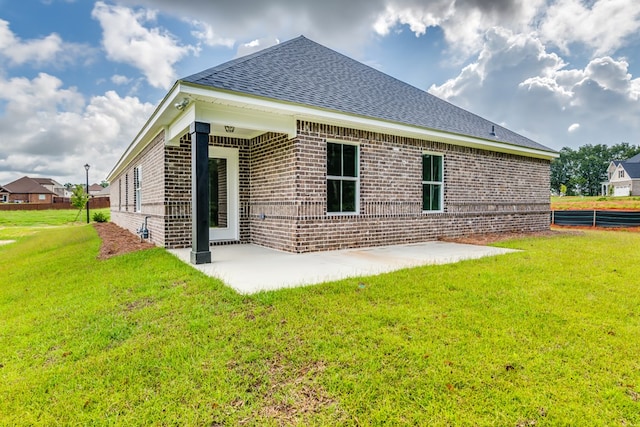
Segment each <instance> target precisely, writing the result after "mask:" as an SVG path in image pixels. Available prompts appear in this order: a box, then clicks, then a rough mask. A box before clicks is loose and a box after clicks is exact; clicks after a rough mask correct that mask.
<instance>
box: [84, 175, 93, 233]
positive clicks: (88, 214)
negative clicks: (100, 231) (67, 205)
mask: <svg viewBox="0 0 640 427" xmlns="http://www.w3.org/2000/svg"><path fill="white" fill-rule="evenodd" d="M90 167H91V166H89V163H87V164H86V165H84V170H85V172H86V174H87V224H89V168H90Z"/></svg>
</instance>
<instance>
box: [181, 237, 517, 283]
mask: <svg viewBox="0 0 640 427" xmlns="http://www.w3.org/2000/svg"><path fill="white" fill-rule="evenodd" d="M169 252H170V253H172V254H173V255H175V256H176V257H178V258H179V259H180V260H182V261H184V262H186V263H188V264H189V265H191V266H192V267H194V268H196V269H198V270H200V271H202V272H203V273H204V274H206V275H208V276H212V277H216V278H218V279H220V280H222V281H223V282H224V283H225V284H227V285H228V286H230V287H232V288H233V289H235V290H236V291H238V292H239V293H243V294H250V293H254V292H259V291H262V290H275V289H281V288H288V287H295V286H304V285H312V284H317V283H322V282H327V281H332V280H340V279H346V278H349V277H358V276H370V275H375V274H380V273H387V272H390V271H395V270H400V269H403V268H408V267H415V266H419V265H428V264H447V263H453V262H458V261H462V260H466V259H475V258H481V257H486V256H493V255H502V254H506V253H510V252H516V251H514V250H512V249H505V248H494V247H490V246H477V245H466V244H459V243H449V242H439V241H435V242H426V243H419V244H411V245H398V246H384V247H376V248H366V249H344V250H339V251H328V252H313V253H304V254H292V253H288V252H282V251H277V250H274V249H268V248H265V247H262V246H256V245H250V244H239V245H226V246H214V247H212V248H211V258H212V263H211V264H199V265H193V264H191V263H190V261H189V260H190V255H189V254H190V252H191V249H190V248H188V249H171V250H169Z"/></svg>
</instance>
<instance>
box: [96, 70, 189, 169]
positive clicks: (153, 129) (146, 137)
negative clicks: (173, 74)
mask: <svg viewBox="0 0 640 427" xmlns="http://www.w3.org/2000/svg"><path fill="white" fill-rule="evenodd" d="M179 94H180V83H179V82H176V84H174V85H173V87H172V88H171V90H170V91H169V92H168V93H167V94H166V95H165V97H164V98H163V99H162V101H160V104H158V107H156V109H155V111H154V112H153V113H152V114H151V117H149V119H148V120H147V121H146V123H145V124H144V126H142V129H140V131H139V132H138V134H137V135H136V137H135V138H134V139H133V141H131V144H129V146H128V147H127V149H126V150H125V152H124V154H123V155H122V157H120V160H118V163H116V165H115V166H114V167H113V169H112V170H111V172H109V176H107V181H111V180H112V179H113V178H115V177H116V176H117V175H118V174H120V172H122V170H123V169H124V167H125V166H126V165H128V164H129V162H130V161H131V160H132V159H133V158H134V157H135V156H136V155H138V154H139V153H140V152H141V151H142V150H143V149H144V148H145V147H146V146H147V145H148V144H150V143H151V141H152V140H153V139H154V138H155V137H156V135H158V133H159V132H161V131H162V130H163V129H165V124H163V123H159V121H160V119H161V117H163V116H166V115H167V114H169V115H175V114H176V113H174V112H173V111H171V110H170V109H169V108H170V107H171V108H174V107H173V104H174V102H175V99H176V97H177V96H178V95H179ZM168 109H169V110H168ZM176 111H177V110H176Z"/></svg>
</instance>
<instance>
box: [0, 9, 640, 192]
mask: <svg viewBox="0 0 640 427" xmlns="http://www.w3.org/2000/svg"><path fill="white" fill-rule="evenodd" d="M639 30H640V2H637V1H636V0H588V1H585V0H526V1H515V0H464V1H463V0H455V1H452V0H431V1H429V2H425V1H420V0H350V1H348V2H345V1H344V0H324V1H322V2H318V1H317V0H271V1H269V2H265V1H263V0H245V1H240V0H235V1H229V0H218V1H211V0H181V1H179V2H177V1H174V0H153V1H152V0H118V1H107V0H104V1H86V0H75V1H74V0H23V1H15V0H0V184H6V183H8V182H10V181H13V180H14V179H17V178H19V177H21V176H24V175H29V176H46V177H52V178H55V179H57V180H58V181H60V182H62V183H65V182H73V183H79V182H83V181H84V169H83V165H84V164H85V163H89V164H90V165H91V166H92V167H91V171H90V174H91V175H90V179H91V181H92V182H99V181H100V180H102V179H104V178H105V177H106V175H107V174H108V172H109V171H110V170H111V168H112V167H113V165H114V164H115V162H116V161H117V159H118V158H119V156H120V155H121V154H122V153H123V151H124V150H125V149H126V147H127V146H128V145H129V143H130V142H131V140H132V139H133V137H134V136H135V134H136V133H137V131H138V130H139V129H140V127H141V126H142V125H143V124H144V122H145V121H146V119H147V118H148V117H149V115H150V114H151V113H152V111H153V109H154V108H155V106H156V105H157V103H158V102H159V101H160V100H161V99H162V97H163V96H164V95H165V94H166V92H167V91H168V90H169V89H170V87H171V85H172V84H173V83H174V82H175V80H176V79H178V78H180V77H184V76H187V75H190V74H193V73H196V72H198V71H201V70H203V69H206V68H209V67H211V66H214V65H217V64H220V63H222V62H225V61H228V60H230V59H233V58H235V57H237V56H241V55H244V54H247V53H251V52H254V51H256V50H259V49H262V48H264V47H268V46H271V45H273V44H275V43H278V42H279V41H284V40H288V39H291V38H293V37H296V36H298V35H300V34H303V35H305V36H306V37H308V38H310V39H312V40H314V41H316V42H319V43H322V44H324V45H326V46H328V47H330V48H332V49H335V50H337V51H339V52H341V53H344V54H346V55H348V56H351V57H352V58H354V59H357V60H359V61H361V62H364V63H366V64H368V65H370V66H373V67H375V68H378V69H380V70H381V71H383V72H385V73H387V74H390V75H392V76H394V77H396V78H398V79H400V80H403V81H405V82H408V83H410V84H412V85H414V86H416V87H418V88H421V89H423V90H428V91H429V92H431V93H433V94H434V95H437V96H439V97H441V98H444V99H446V100H448V101H450V102H452V103H454V104H456V105H459V106H461V107H463V108H465V109H467V110H469V111H472V112H474V113H476V114H479V115H481V116H483V117H486V118H487V119H489V120H493V121H495V122H497V123H500V124H502V125H504V126H506V127H508V128H510V129H512V130H514V131H516V132H518V133H521V134H523V135H525V136H527V137H529V138H532V139H534V140H535V141H537V142H540V143H542V144H544V145H547V146H549V147H551V148H554V149H557V150H559V149H560V148H562V147H565V146H569V147H574V148H575V147H578V146H580V145H583V144H587V143H591V144H608V145H610V144H616V143H619V142H629V143H632V144H640V138H638V135H640V132H639V131H640V120H638V118H639V117H640V100H639V99H640V79H638V75H639V74H640V49H639V47H640V46H639V44H640V31H639Z"/></svg>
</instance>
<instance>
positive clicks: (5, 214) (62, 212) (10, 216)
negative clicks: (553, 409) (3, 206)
mask: <svg viewBox="0 0 640 427" xmlns="http://www.w3.org/2000/svg"><path fill="white" fill-rule="evenodd" d="M96 212H102V213H103V214H104V215H107V218H108V217H109V208H104V209H89V215H90V217H91V218H89V219H90V220H91V221H93V215H94V214H95V213H96ZM86 222H87V212H86V211H84V210H83V211H82V212H78V210H77V209H47V210H42V211H38V210H35V211H26V210H25V211H0V227H6V226H48V225H65V224H70V223H79V224H82V223H86Z"/></svg>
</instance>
